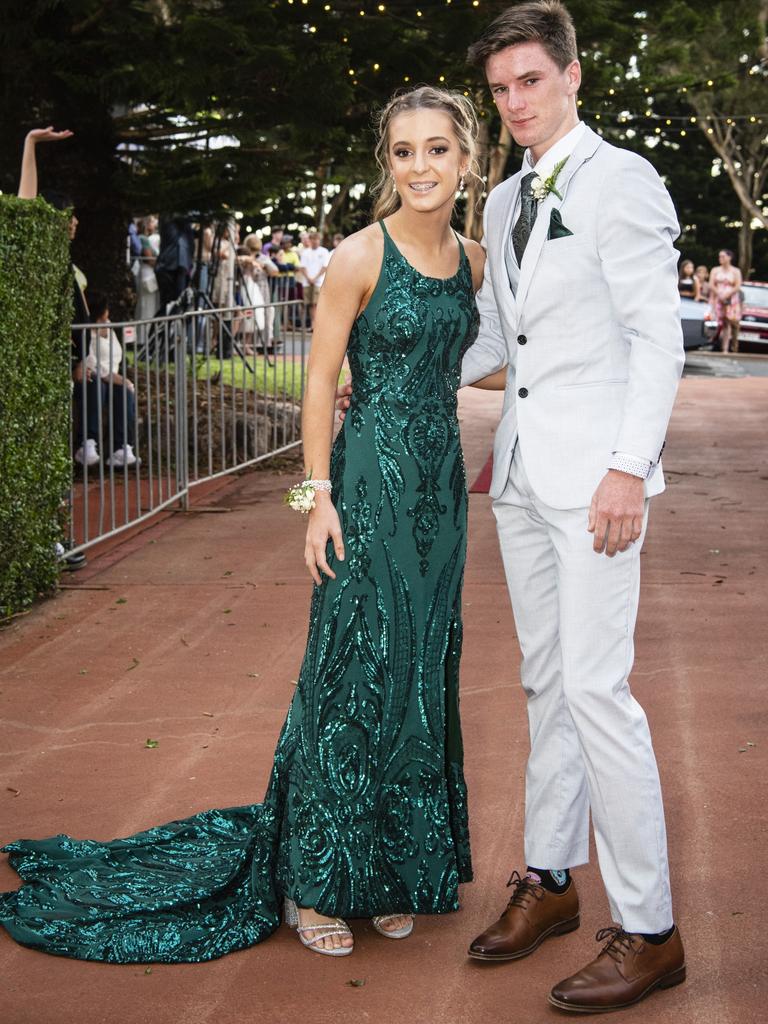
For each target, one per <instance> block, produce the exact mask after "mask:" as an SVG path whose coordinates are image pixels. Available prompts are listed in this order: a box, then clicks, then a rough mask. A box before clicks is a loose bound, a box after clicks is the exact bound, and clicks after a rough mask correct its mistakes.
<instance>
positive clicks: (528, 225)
mask: <svg viewBox="0 0 768 1024" xmlns="http://www.w3.org/2000/svg"><path fill="white" fill-rule="evenodd" d="M535 177H537V175H536V172H535V171H531V172H530V173H529V174H526V175H525V177H524V178H523V180H522V182H521V187H520V216H519V217H518V218H517V221H516V222H515V226H514V227H513V228H512V245H513V246H514V249H515V256H517V262H518V263H519V264H520V265H521V266H522V263H523V253H524V252H525V247H526V245H528V239H529V238H530V237H531V231H532V230H533V225H534V223H535V222H536V214H537V213H538V209H539V204H538V203H537V202H536V200H535V199H534V198H533V191H532V190H531V184H532V182H533V179H534V178H535Z"/></svg>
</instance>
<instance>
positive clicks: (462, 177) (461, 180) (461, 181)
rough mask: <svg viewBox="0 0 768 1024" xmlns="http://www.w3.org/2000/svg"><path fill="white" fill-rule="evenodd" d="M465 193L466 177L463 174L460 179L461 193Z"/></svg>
mask: <svg viewBox="0 0 768 1024" xmlns="http://www.w3.org/2000/svg"><path fill="white" fill-rule="evenodd" d="M463 191H464V175H463V174H462V176H461V178H460V179H459V192H463Z"/></svg>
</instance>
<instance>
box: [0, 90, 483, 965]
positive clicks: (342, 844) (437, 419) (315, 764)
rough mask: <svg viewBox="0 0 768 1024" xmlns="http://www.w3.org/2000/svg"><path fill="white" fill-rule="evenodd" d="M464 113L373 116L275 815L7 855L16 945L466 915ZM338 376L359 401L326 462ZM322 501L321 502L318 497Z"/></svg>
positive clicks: (317, 441) (189, 949)
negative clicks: (346, 377) (373, 164)
mask: <svg viewBox="0 0 768 1024" xmlns="http://www.w3.org/2000/svg"><path fill="white" fill-rule="evenodd" d="M476 127H477V126H476V121H475V115H474V112H473V110H472V107H471V105H470V103H469V102H468V101H467V100H466V99H465V98H464V97H463V96H461V95H460V94H457V93H449V92H447V91H444V90H438V89H432V88H429V87H423V88H420V89H416V90H413V91H412V92H409V93H405V94H403V95H400V96H397V97H395V99H393V100H392V101H391V102H390V104H389V105H388V106H387V107H386V108H385V110H384V111H383V112H382V115H381V119H380V140H379V144H378V147H377V158H378V160H379V164H380V167H381V169H382V175H381V180H380V182H379V199H378V203H377V207H376V211H375V223H373V224H371V225H370V226H369V227H367V228H365V229H364V230H362V231H359V232H357V233H356V234H355V235H352V236H350V237H349V238H347V239H345V240H344V241H343V242H342V243H341V245H340V246H339V247H338V249H337V250H336V252H335V254H334V258H333V260H332V262H331V264H330V266H329V268H328V272H327V275H326V281H325V283H324V285H323V288H322V292H321V298H320V303H319V307H318V311H317V321H316V326H315V331H314V336H313V341H312V350H311V354H310V358H309V370H308V382H307V388H306V394H305V397H304V407H303V436H304V448H305V467H306V476H307V477H308V478H312V479H314V480H316V481H320V484H319V486H318V487H316V488H315V494H314V508H313V510H312V511H311V512H310V513H309V518H308V530H307V541H306V549H305V558H306V563H307V566H308V568H309V571H310V573H311V575H312V577H313V579H314V581H315V586H314V590H313V595H312V604H311V611H310V625H309V637H308V641H307V647H306V652H305V656H304V661H303V665H302V669H301V673H300V677H299V681H298V686H297V689H296V693H295V695H294V698H293V701H292V703H291V706H290V709H289V711H288V716H287V719H286V722H285V725H284V726H283V729H282V732H281V735H280V739H279V741H278V745H277V750H276V754H275V760H274V767H273V770H272V775H271V778H270V782H269V786H268V789H267V794H266V796H265V798H264V802H263V803H261V804H254V805H250V806H246V807H236V808H227V809H224V810H221V809H216V810H208V811H203V812H201V813H199V814H196V815H194V816H193V817H191V818H187V819H185V820H180V821H175V822H171V823H170V824H167V825H163V826H159V827H155V828H152V829H150V830H148V831H146V832H142V833H139V834H138V835H134V836H130V837H128V838H125V839H120V840H115V841H112V842H104V843H102V842H96V841H92V840H85V841H83V840H75V839H72V838H71V837H69V836H56V837H54V838H50V839H44V840H22V841H18V842H13V843H10V844H9V845H7V846H5V847H4V849H5V850H6V851H7V852H8V854H9V856H10V863H11V864H12V866H13V867H14V868H15V869H16V871H17V872H18V874H19V875H20V876H21V878H22V879H23V881H24V883H25V884H24V885H22V887H21V889H19V890H18V891H16V892H11V893H6V894H4V895H3V896H1V897H0V923H2V924H3V925H4V926H5V928H6V929H7V930H8V931H9V933H10V934H11V935H12V936H13V937H14V938H15V939H16V940H17V941H18V942H20V943H23V944H25V945H28V946H31V947H33V948H36V949H39V950H42V951H44V952H48V953H53V954H58V955H60V956H70V957H78V958H81V959H87V960H102V961H108V962H112V963H130V962H143V963H146V962H152V961H159V962H166V963H179V962H198V961H203V960H209V959H213V958H215V957H219V956H222V955H223V954H225V953H228V952H231V951H232V950H236V949H241V948H244V947H246V946H250V945H253V944H254V943H257V942H259V941H261V940H262V939H264V938H266V937H267V936H268V935H270V934H271V933H272V932H273V931H274V930H275V929H276V928H277V927H278V925H279V924H280V920H281V911H282V910H283V907H285V911H286V919H287V920H288V921H289V922H290V923H292V924H293V925H294V926H295V927H297V929H298V932H299V936H300V938H301V940H302V942H303V943H304V944H305V945H307V946H308V947H309V948H311V949H312V950H313V951H316V952H320V953H325V954H330V955H335V956H339V955H346V954H348V953H350V952H351V951H352V946H353V935H352V932H351V929H350V927H349V925H348V924H347V922H346V920H344V919H345V918H360V917H364V918H373V921H374V926H375V927H376V928H377V930H378V931H380V932H381V934H383V935H386V936H388V937H390V938H404V937H406V936H407V935H408V934H410V932H411V930H412V927H413V915H415V914H441V913H446V912H449V911H453V910H456V909H457V908H458V885H459V883H460V882H466V881H469V880H470V879H471V877H472V869H471V861H470V850H469V830H468V824H467V800H466V788H465V783H464V775H463V766H462V760H463V755H462V742H461V729H460V724H459V695H458V683H459V675H458V672H459V659H460V653H461V639H462V630H461V586H462V577H463V569H464V559H465V549H466V523H467V497H466V488H465V478H464V463H463V459H462V452H461V447H460V443H459V426H458V421H457V416H456V405H457V403H456V393H457V389H458V385H459V376H460V364H461V359H462V356H463V354H464V352H465V351H466V349H467V348H468V346H469V345H470V344H471V343H472V341H473V340H474V337H475V335H476V332H477V324H478V314H477V310H476V306H475V298H474V297H475V292H476V291H477V290H478V288H479V287H480V283H481V280H482V275H483V263H484V255H483V251H482V249H481V247H480V246H479V245H478V244H477V243H476V242H472V241H469V240H467V239H462V238H460V237H459V236H458V235H457V234H456V233H455V232H454V231H453V230H452V228H451V216H452V212H453V205H454V200H455V196H456V193H457V191H458V190H459V189H460V187H461V184H462V179H463V178H464V176H465V175H468V174H470V173H473V171H472V165H473V161H474V147H475V137H476ZM345 356H346V357H347V358H348V359H349V365H350V368H351V371H352V380H353V387H354V393H353V396H352V402H351V407H350V409H349V412H348V414H347V416H346V418H345V420H344V424H343V427H342V430H341V431H340V433H339V434H338V436H337V438H336V440H335V442H333V443H332V434H333V418H334V401H335V398H336V388H337V381H338V377H339V372H340V370H341V367H342V363H343V360H344V358H345ZM324 486H325V487H329V488H330V489H329V490H327V489H322V488H323V487H324Z"/></svg>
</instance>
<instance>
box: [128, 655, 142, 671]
mask: <svg viewBox="0 0 768 1024" xmlns="http://www.w3.org/2000/svg"><path fill="white" fill-rule="evenodd" d="M131 661H132V662H133V664H132V665H129V666H128V668H127V669H126V670H125V671H126V672H132V671H133V670H134V669H135V668H136V666H137V665H138V664H139V659H138V658H131Z"/></svg>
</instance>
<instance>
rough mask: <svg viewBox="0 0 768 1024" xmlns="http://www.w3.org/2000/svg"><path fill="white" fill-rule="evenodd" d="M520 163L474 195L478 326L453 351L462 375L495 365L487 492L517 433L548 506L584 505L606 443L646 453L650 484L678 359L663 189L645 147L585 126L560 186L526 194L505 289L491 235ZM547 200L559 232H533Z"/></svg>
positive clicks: (499, 481) (659, 484) (502, 233)
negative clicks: (498, 409)
mask: <svg viewBox="0 0 768 1024" xmlns="http://www.w3.org/2000/svg"><path fill="white" fill-rule="evenodd" d="M521 177H522V172H518V174H516V175H514V176H513V177H512V178H509V179H508V180H507V181H504V182H502V183H501V184H500V185H499V186H497V187H496V188H495V189H494V190H493V191H492V192H491V194H490V195H489V197H488V200H487V202H486V206H485V213H484V217H483V223H484V236H485V237H484V245H485V248H486V250H487V262H486V267H485V279H484V282H483V286H482V288H481V290H480V292H479V293H478V296H477V301H478V306H479V309H480V317H481V322H480V331H479V334H478V338H477V341H476V342H475V344H474V345H472V347H471V348H470V349H469V350H468V352H467V353H466V355H465V356H464V361H463V364H462V381H461V382H462V385H465V384H471V383H473V382H474V381H476V380H479V379H480V378H482V377H485V376H488V374H491V373H494V372H495V371H496V370H499V369H501V368H502V367H503V366H508V376H507V387H506V392H505V395H504V406H503V412H502V418H501V422H500V424H499V428H498V431H497V433H496V439H495V442H494V466H493V478H492V481H491V489H490V493H491V496H492V497H494V498H498V497H499V496H500V495H501V493H502V491H503V490H504V487H505V485H506V482H507V478H508V476H509V470H510V464H511V460H512V456H513V453H514V451H515V445H516V443H517V442H518V440H519V442H520V452H521V454H522V458H523V463H524V465H525V471H526V473H527V475H528V479H529V481H530V483H531V486H532V488H533V490H534V493H535V494H536V495H537V496H538V497H539V498H540V499H541V500H542V501H543V502H545V503H546V504H547V505H549V506H550V507H552V508H558V509H565V508H584V507H587V506H588V505H589V504H590V502H591V500H592V495H593V494H594V491H595V489H596V488H597V485H598V484H599V482H600V480H601V479H602V478H603V476H604V475H605V473H606V471H607V468H608V464H609V462H610V460H611V457H612V453H613V452H614V451H619V452H625V453H627V454H630V455H635V456H640V457H642V458H645V459H648V460H649V461H650V462H651V463H652V464H653V471H652V473H651V475H650V476H649V478H648V480H647V481H646V494H647V495H648V496H650V495H653V494H658V493H659V492H660V491H663V490H664V476H663V472H662V467H661V462H660V458H661V450H662V447H663V445H664V437H665V434H666V430H667V424H668V422H669V417H670V415H671V412H672V406H673V404H674V401H675V395H676V392H677V385H678V381H679V378H680V374H681V372H682V367H683V362H684V353H683V337H682V327H681V323H680V312H679V310H680V300H679V296H678V291H677V252H676V250H675V248H674V246H673V242H674V240H675V239H676V238H677V236H678V234H679V227H678V224H677V218H676V216H675V210H674V207H673V205H672V200H671V199H670V196H669V193H668V192H667V190H666V188H665V187H664V184H663V183H662V181H661V179H660V178H659V176H658V174H657V173H656V171H655V170H654V168H653V167H652V166H651V164H650V163H648V161H647V160H644V159H643V158H642V157H640V156H638V155H637V154H635V153H631V152H629V151H628V150H623V149H618V148H617V147H615V146H611V145H609V144H608V143H607V142H605V141H603V140H602V139H601V138H600V136H599V135H597V134H596V133H595V132H593V131H592V130H591V129H587V131H586V132H585V133H584V135H583V136H582V138H581V140H580V142H579V143H578V144H577V146H576V148H575V149H574V151H573V153H572V154H571V155H570V157H569V159H568V162H567V164H566V165H565V167H564V168H563V170H562V171H561V173H560V176H559V178H558V181H557V187H558V191H559V192H560V193H561V194H562V196H563V198H562V200H560V199H558V198H557V197H556V196H555V195H554V193H550V194H549V195H548V196H547V198H546V199H544V200H543V201H542V202H541V203H540V204H539V209H538V213H537V218H536V222H535V224H534V227H533V230H532V232H531V236H530V238H529V240H528V245H527V247H526V250H525V254H524V256H523V261H522V264H521V267H520V280H519V283H518V287H517V295H515V294H513V291H512V287H511V285H510V283H509V277H508V275H507V267H506V263H505V247H506V246H507V244H508V239H509V235H510V232H511V230H512V217H513V212H514V209H515V203H516V200H517V196H518V192H519V189H520V179H521ZM553 209H559V210H560V215H561V218H562V222H563V224H564V225H565V226H566V227H567V228H568V229H570V231H571V232H573V234H572V235H570V236H569V237H565V238H554V239H551V240H548V239H547V234H548V230H549V225H550V215H551V212H552V210H553Z"/></svg>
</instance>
